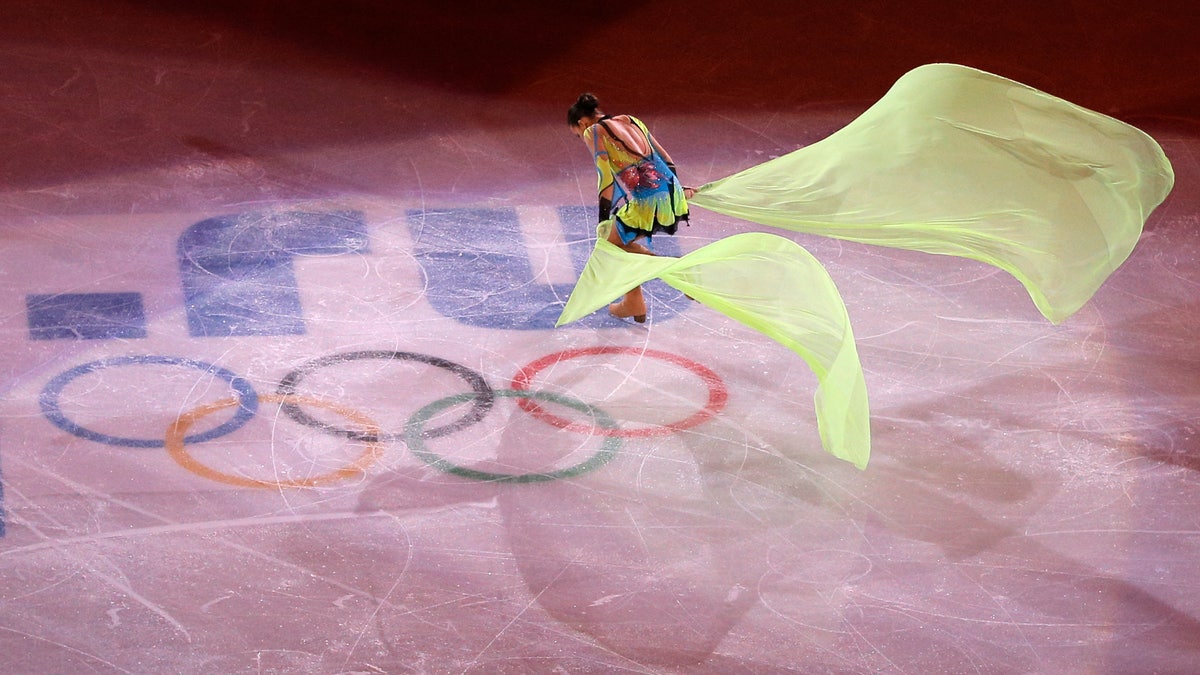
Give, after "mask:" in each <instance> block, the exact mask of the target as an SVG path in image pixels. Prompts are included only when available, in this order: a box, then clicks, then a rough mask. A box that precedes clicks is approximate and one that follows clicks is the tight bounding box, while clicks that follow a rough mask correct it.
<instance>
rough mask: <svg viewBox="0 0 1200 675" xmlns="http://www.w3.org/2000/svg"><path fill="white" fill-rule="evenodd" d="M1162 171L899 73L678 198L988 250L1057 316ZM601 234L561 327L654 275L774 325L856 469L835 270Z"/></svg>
mask: <svg viewBox="0 0 1200 675" xmlns="http://www.w3.org/2000/svg"><path fill="white" fill-rule="evenodd" d="M1173 184H1174V174H1173V173H1172V170H1171V164H1170V162H1168V161H1167V158H1166V156H1165V155H1164V154H1163V151H1162V148H1160V147H1159V146H1158V144H1157V143H1155V141H1154V139H1152V138H1150V137H1149V136H1147V135H1146V134H1145V133H1143V132H1141V131H1139V130H1138V129H1136V128H1134V127H1132V126H1129V125H1128V124H1125V123H1123V122H1120V121H1118V120H1115V119H1112V118H1111V117H1107V116H1105V115H1101V114H1099V113H1096V112H1092V111H1090V110H1086V109H1084V108H1081V107H1079V106H1077V105H1074V104H1072V103H1069V102H1067V101H1064V100H1062V99H1059V98H1056V97H1054V96H1051V95H1049V94H1046V93H1043V92H1040V91H1037V90H1035V89H1032V88H1030V87H1027V86H1025V85H1023V84H1020V83H1017V82H1013V81H1012V80H1008V79H1005V78H1002V77H998V76H996V75H992V74H989V73H985V72H982V71H979V70H975V69H972V68H967V67H964V66H958V65H953V64H934V65H929V66H923V67H921V68H917V69H915V70H913V71H911V72H909V73H907V74H906V75H905V76H904V77H902V78H901V79H900V80H899V81H897V82H896V84H895V85H894V86H893V87H892V89H891V90H890V91H889V92H888V93H887V94H886V95H885V96H884V97H883V98H882V99H880V101H879V102H878V103H876V104H875V105H874V106H872V107H871V108H870V109H869V110H867V111H866V112H865V113H863V114H862V115H861V116H860V117H858V118H857V119H855V120H854V121H853V122H851V123H850V124H849V125H847V126H846V127H845V128H843V129H841V130H840V131H838V132H836V133H834V134H833V135H831V136H829V137H828V138H826V139H825V140H822V141H820V142H818V143H815V144H813V145H811V146H808V147H805V148H802V149H800V150H797V151H795V152H792V153H790V154H788V155H785V156H783V157H780V158H778V159H774V160H771V161H769V162H766V163H763V164H760V165H758V166H754V167H751V168H749V169H746V170H745V171H742V172H741V173H738V174H735V175H733V176H729V177H728V178H724V179H721V180H718V181H715V182H712V183H709V184H707V185H704V186H702V187H701V188H700V189H699V191H698V192H697V194H696V195H695V197H694V198H693V199H692V200H691V203H692V204H694V205H696V206H701V207H704V208H707V209H710V210H712V211H717V212H720V213H725V214H728V215H732V216H737V217H739V218H744V219H746V220H751V221H755V222H758V223H762V224H765V225H771V226H776V227H781V228H785V229H789V230H794V231H798V232H806V233H812V234H820V235H825V236H831V237H837V238H841V239H848V240H852V241H858V242H864V243H869V244H878V245H882V246H891V247H896V248H904V249H911V250H918V251H925V252H928V253H937V254H944V255H957V256H963V257H967V258H971V259H975V260H979V261H982V262H985V263H988V264H991V265H995V266H996V267H999V268H1001V269H1003V270H1006V271H1008V272H1009V273H1011V274H1012V275H1013V276H1015V277H1016V278H1017V279H1018V280H1019V281H1020V282H1021V283H1022V284H1024V286H1025V288H1026V290H1027V291H1028V292H1029V295H1030V296H1031V297H1032V298H1033V301H1034V304H1035V305H1036V306H1037V307H1038V309H1039V310H1040V311H1041V312H1042V314H1043V315H1045V316H1046V318H1048V319H1049V320H1051V321H1053V322H1055V323H1057V322H1061V321H1063V320H1065V319H1066V318H1067V317H1069V316H1070V315H1071V314H1073V313H1075V312H1076V311H1077V310H1078V309H1079V308H1080V307H1082V306H1083V305H1084V303H1086V302H1087V301H1088V299H1090V298H1091V297H1092V295H1093V294H1094V293H1095V292H1096V290H1097V289H1098V288H1099V287H1100V285H1101V284H1102V283H1104V280H1105V279H1107V278H1108V276H1109V275H1110V274H1112V272H1113V271H1114V270H1116V269H1117V267H1119V266H1120V265H1121V263H1123V262H1124V261H1125V259H1126V258H1128V256H1129V254H1130V253H1131V252H1132V250H1133V247H1134V245H1135V244H1136V243H1137V240H1138V238H1139V237H1140V236H1141V232H1142V226H1143V224H1144V223H1145V221H1146V218H1147V217H1149V215H1150V213H1151V211H1153V210H1154V208H1155V207H1157V206H1158V205H1159V204H1160V203H1162V201H1163V200H1164V199H1165V198H1166V196H1167V194H1168V193H1169V192H1170V191H1171V187H1172V186H1173ZM609 226H610V225H609V224H608V223H601V227H600V236H599V241H598V242H597V244H596V249H595V250H594V251H593V253H592V258H591V259H590V260H589V261H588V264H587V267H586V268H585V269H584V272H583V275H582V277H581V278H580V280H579V284H578V285H577V286H576V288H575V290H574V292H573V293H572V295H571V298H570V300H569V301H568V302H567V306H566V307H565V308H564V310H563V314H562V316H561V317H560V319H559V325H561V324H564V323H568V322H570V321H574V320H575V319H578V318H579V317H581V316H584V315H586V314H588V313H590V312H593V311H595V310H597V309H599V308H601V307H603V306H604V304H605V303H607V302H609V301H610V300H612V299H615V298H616V297H618V296H620V295H621V294H622V293H624V292H626V291H628V290H629V289H631V288H633V287H635V286H638V285H640V284H642V283H644V282H645V281H648V280H650V279H653V278H655V277H660V278H662V279H663V280H664V281H666V282H667V283H668V284H670V285H671V286H674V287H675V288H678V289H680V290H682V291H684V292H685V293H687V294H688V295H690V296H692V297H693V298H695V299H696V300H699V301H700V302H702V303H704V304H705V305H708V306H709V307H712V308H713V309H715V310H717V311H719V312H722V313H723V314H726V315H728V316H730V317H732V318H734V319H737V320H738V321H741V322H743V323H745V324H746V325H748V326H751V327H753V328H755V329H757V330H759V331H762V332H763V333H765V334H766V335H768V336H770V337H772V338H774V339H775V340H778V341H779V342H781V343H783V344H784V345H786V346H788V347H789V348H791V349H792V350H794V351H795V352H796V353H797V354H799V355H800V356H801V357H803V358H804V359H805V361H807V362H808V364H809V366H810V367H811V368H812V370H813V372H814V373H816V375H817V378H818V383H819V386H818V389H817V395H816V401H817V420H818V426H819V428H820V430H821V438H822V442H823V443H824V444H825V448H826V449H827V450H828V451H829V452H831V453H833V454H834V455H835V456H837V457H841V458H843V459H847V460H849V461H851V462H853V463H854V464H855V465H856V466H858V467H859V468H864V467H865V466H866V463H867V458H868V456H869V453H870V432H869V420H868V409H867V395H866V388H865V386H864V383H863V374H862V367H861V365H860V364H859V360H858V354H857V351H856V350H855V347H854V341H853V337H852V334H851V331H850V325H849V321H848V320H847V318H846V310H845V307H844V306H843V304H842V300H841V296H840V295H839V294H838V292H837V289H836V288H835V287H834V285H833V282H832V281H831V280H830V279H829V276H828V275H827V274H826V273H825V270H824V268H823V267H821V264H820V263H819V262H817V261H816V260H815V259H813V258H812V256H810V255H809V254H808V252H807V251H805V250H804V249H802V248H801V247H800V246H798V245H796V244H795V243H793V242H791V241H789V240H786V239H783V238H782V237H777V236H774V235H768V234H761V233H750V234H742V235H736V236H733V237H729V238H726V239H722V240H720V241H717V242H715V243H713V244H710V245H708V246H705V247H704V248H702V249H700V250H698V251H695V252H693V253H689V254H687V255H685V256H683V257H682V258H661V257H652V256H645V255H637V254H632V253H626V252H624V251H622V250H621V249H619V248H617V247H616V246H614V245H612V244H610V243H609V242H608V241H607V228H608V227H609Z"/></svg>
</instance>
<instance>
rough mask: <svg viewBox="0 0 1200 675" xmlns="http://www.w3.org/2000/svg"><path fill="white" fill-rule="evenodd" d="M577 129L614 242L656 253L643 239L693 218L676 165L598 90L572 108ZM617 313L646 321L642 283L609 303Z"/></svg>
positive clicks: (634, 120)
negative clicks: (605, 103) (608, 111)
mask: <svg viewBox="0 0 1200 675" xmlns="http://www.w3.org/2000/svg"><path fill="white" fill-rule="evenodd" d="M567 125H568V126H569V127H571V132H572V133H574V134H575V135H576V136H579V137H580V138H582V139H583V142H584V143H586V144H587V146H588V148H589V149H591V151H592V156H593V159H594V160H595V162H596V172H597V173H598V174H599V181H598V188H597V191H598V193H599V198H600V214H599V215H600V221H601V222H603V221H605V220H609V219H610V218H611V219H612V229H611V230H609V236H608V240H609V241H610V242H612V243H613V244H615V245H616V246H618V247H620V248H621V249H622V250H625V251H629V252H631V253H641V254H643V255H654V253H653V252H651V251H650V249H649V248H647V247H646V246H645V245H644V244H642V243H641V240H643V239H645V240H646V241H647V242H649V241H650V237H651V236H653V235H654V234H656V233H658V232H666V233H667V234H675V228H676V227H677V226H678V224H679V221H686V220H687V219H688V204H687V200H688V199H690V198H691V196H692V195H693V194H694V192H695V191H694V190H693V189H692V188H685V187H683V185H682V183H680V181H679V175H678V172H677V171H676V169H675V163H674V162H673V161H671V156H670V155H668V154H667V151H666V150H664V149H663V147H662V146H661V145H659V144H658V142H657V141H656V140H654V137H653V136H652V135H651V134H650V130H649V129H647V128H646V125H645V124H644V123H643V122H642V121H641V120H639V119H638V118H636V117H633V116H632V115H615V116H612V115H605V114H604V113H603V112H602V111H601V110H600V102H599V100H597V99H596V97H595V96H593V95H592V94H580V95H579V99H578V100H576V101H575V105H573V106H571V108H570V109H569V110H568V111H567ZM608 311H609V313H610V314H612V315H613V316H615V317H617V318H620V319H624V318H628V317H633V320H634V321H636V322H638V323H644V322H645V321H646V299H645V297H643V295H642V287H641V286H638V287H636V288H634V289H633V290H631V291H629V292H628V293H626V294H625V297H624V298H623V299H622V300H621V301H620V302H615V303H613V304H611V305H609V306H608Z"/></svg>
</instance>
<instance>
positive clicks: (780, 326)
mask: <svg viewBox="0 0 1200 675" xmlns="http://www.w3.org/2000/svg"><path fill="white" fill-rule="evenodd" d="M611 227H612V222H611V221H605V222H603V223H601V224H600V228H599V232H598V236H597V240H596V248H595V249H594V250H593V251H592V255H591V258H589V260H588V263H587V265H586V266H585V267H584V269H583V273H582V274H581V275H580V277H579V283H578V284H576V286H575V290H574V291H572V293H571V297H570V299H569V300H568V301H567V305H566V307H564V308H563V311H562V315H561V316H560V317H559V319H558V325H560V326H561V325H563V324H566V323H570V322H572V321H575V320H577V319H579V318H581V317H584V316H587V315H588V314H591V313H592V312H594V311H596V310H597V309H600V308H601V307H604V306H605V305H606V304H608V303H609V302H611V301H612V300H613V299H615V298H618V297H620V296H621V295H622V294H624V293H625V292H626V291H628V290H630V289H632V288H634V287H635V286H639V285H641V284H643V283H645V282H647V281H649V280H651V279H654V278H661V279H662V280H663V281H665V282H666V283H667V284H669V285H671V286H672V287H674V288H677V289H679V290H681V291H683V292H684V293H686V294H687V295H689V296H691V297H692V298H693V299H695V300H697V301H699V302H701V303H703V304H705V305H707V306H708V307H711V308H712V309H715V310H717V311H718V312H721V313H722V314H725V315H726V316H729V317H730V318H733V319H736V320H737V321H740V322H742V323H744V324H746V325H747V326H750V327H751V328H754V329H756V330H759V331H761V332H762V333H764V334H766V335H767V336H769V337H771V338H773V339H775V340H777V341H778V342H780V343H782V344H783V345H784V346H786V347H788V348H789V349H791V350H793V351H794V352H796V353H797V354H799V355H800V356H801V357H802V358H803V359H804V360H805V361H806V362H807V363H808V366H809V368H811V369H812V371H813V373H814V374H815V375H816V376H817V392H816V395H815V397H814V398H815V403H816V414H817V428H818V430H819V431H820V434H821V442H822V443H823V445H824V446H825V449H826V450H828V451H829V452H830V453H832V454H833V455H834V456H835V457H840V458H841V459H844V460H847V461H849V462H851V463H853V464H854V465H855V466H857V467H858V468H860V469H862V468H866V466H867V459H868V458H869V457H870V453H871V432H870V414H869V410H868V405H867V387H866V382H865V380H864V378H863V371H862V365H861V364H860V363H859V359H858V350H857V349H856V348H855V345H854V334H853V332H852V331H851V330H850V319H849V317H848V316H847V314H846V307H845V305H844V304H843V303H842V296H841V294H839V293H838V290H837V287H836V286H834V284H833V280H832V279H830V278H829V274H828V273H827V272H826V271H825V268H824V267H823V266H822V265H821V263H819V262H818V261H817V260H816V259H815V258H813V257H812V255H810V254H809V253H808V251H805V250H804V249H803V248H802V247H800V245H799V244H796V243H795V242H793V241H791V240H789V239H785V238H783V237H779V236H776V235H773V234H766V233H760V232H748V233H745V234H738V235H734V236H732V237H726V238H724V239H720V240H718V241H716V242H713V243H712V244H709V245H707V246H704V247H703V248H700V249H698V250H696V251H693V252H691V253H688V254H687V255H685V256H683V257H681V258H671V257H666V256H648V255H640V254H637V253H628V252H626V251H623V250H621V249H620V248H618V247H617V246H615V245H613V244H612V243H610V242H609V241H608V230H609V228H611Z"/></svg>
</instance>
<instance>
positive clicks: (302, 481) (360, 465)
mask: <svg viewBox="0 0 1200 675" xmlns="http://www.w3.org/2000/svg"><path fill="white" fill-rule="evenodd" d="M258 402H259V403H303V404H304V405H311V406H316V407H318V408H324V409H326V410H330V411H333V412H335V413H337V414H339V415H341V416H342V417H345V418H346V419H348V420H350V421H351V422H356V423H358V424H360V425H362V426H363V428H364V432H365V433H366V434H368V435H369V436H370V437H371V438H376V439H378V438H379V437H380V436H381V435H382V433H383V432H382V431H381V430H380V428H379V425H378V424H376V423H375V422H374V421H373V420H371V419H370V418H368V417H367V416H366V415H363V414H362V413H360V412H357V411H355V410H350V409H348V408H344V407H342V406H339V405H337V404H335V403H330V402H329V401H323V400H321V399H319V398H311V397H307V396H297V395H295V394H260V395H259V396H258ZM239 403H240V401H239V400H238V399H237V398H225V399H221V400H219V401H214V402H212V403H209V404H207V405H203V406H200V407H198V408H195V409H193V410H191V411H189V412H186V413H184V414H182V415H180V416H179V419H177V420H175V422H174V424H172V425H171V426H170V427H168V428H167V438H166V447H167V453H168V454H170V455H171V459H174V460H175V461H176V462H177V463H178V464H179V465H180V466H182V467H183V468H185V469H187V470H188V471H191V472H192V473H194V474H196V475H198V476H201V477H203V478H207V479H209V480H213V481H216V482H218V483H225V484H227V485H236V486H238V487H252V488H271V489H274V488H292V487H316V486H318V485H326V484H328V483H336V482H337V481H341V480H346V479H347V478H354V477H356V476H360V475H362V474H364V473H366V471H367V468H368V467H370V466H371V465H372V464H374V463H375V462H376V461H377V460H378V459H379V458H380V456H382V455H383V444H382V443H380V442H379V441H378V440H375V441H370V442H368V443H367V444H366V445H367V447H366V449H365V450H363V453H362V454H361V455H359V456H358V457H357V458H355V460H354V461H353V462H351V463H349V464H347V465H346V466H343V467H342V468H340V469H337V470H334V471H330V472H328V473H323V474H319V475H316V476H311V477H309V478H299V479H296V480H282V481H269V480H258V479H256V478H245V477H243V476H235V475H233V474H228V473H223V472H220V471H217V470H216V469H213V468H211V467H208V466H206V465H204V464H201V463H200V462H199V461H198V460H197V459H196V458H195V457H192V455H191V454H190V453H188V451H187V447H186V445H187V444H186V443H184V440H183V439H184V437H185V436H186V435H187V432H188V429H191V427H192V425H193V424H195V423H196V420H198V419H200V418H201V417H204V416H206V415H211V414H212V413H214V412H217V411H219V410H224V409H226V408H232V407H233V406H235V405H238V404H239Z"/></svg>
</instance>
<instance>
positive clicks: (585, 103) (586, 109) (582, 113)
mask: <svg viewBox="0 0 1200 675" xmlns="http://www.w3.org/2000/svg"><path fill="white" fill-rule="evenodd" d="M599 109H600V99H598V98H596V96H595V94H580V95H579V98H578V99H576V100H575V105H573V106H571V108H570V110H567V126H569V127H573V126H575V125H576V124H579V120H581V119H583V118H585V117H592V116H594V115H595V114H596V111H597V110H599Z"/></svg>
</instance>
